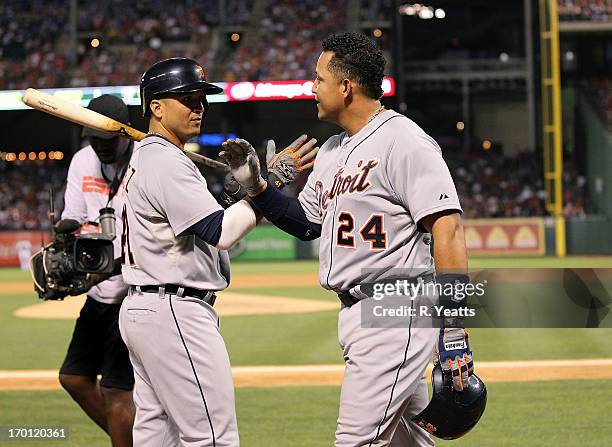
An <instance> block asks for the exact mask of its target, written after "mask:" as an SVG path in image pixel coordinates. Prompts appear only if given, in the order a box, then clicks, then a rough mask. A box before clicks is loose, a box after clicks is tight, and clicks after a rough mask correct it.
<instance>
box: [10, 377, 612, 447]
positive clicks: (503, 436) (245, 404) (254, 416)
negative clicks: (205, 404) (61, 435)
mask: <svg viewBox="0 0 612 447" xmlns="http://www.w3.org/2000/svg"><path fill="white" fill-rule="evenodd" d="M488 391H489V399H488V404H487V410H486V412H485V414H484V416H483V418H482V420H481V421H480V423H479V425H478V426H477V427H476V428H475V429H474V430H473V431H472V432H470V433H469V434H468V435H466V436H465V437H464V438H462V439H459V440H456V441H450V442H445V441H438V442H437V443H436V444H437V445H438V446H449V447H451V446H456V447H464V446H465V447H468V446H469V447H491V446H495V447H515V446H526V447H549V446H551V445H554V446H555V447H575V446H578V445H579V446H581V447H603V446H607V445H610V444H611V443H612V420H611V419H610V417H609V411H610V407H609V402H610V401H611V400H612V382H610V381H602V380H594V381H586V380H585V381H571V382H566V381H555V382H527V383H491V384H489V385H488ZM338 398H339V390H338V388H336V387H309V388H298V387H296V388H239V389H237V390H236V406H237V413H238V425H239V430H240V438H241V445H242V446H243V447H264V446H265V447H268V446H278V445H283V446H292V447H328V446H330V445H332V442H333V436H334V431H335V427H336V418H337V414H338ZM9 425H47V426H48V425H65V426H68V427H69V429H70V439H69V441H66V442H61V443H59V442H58V443H57V444H54V445H58V446H66V447H71V446H84V445H87V446H91V447H98V446H100V447H101V446H107V445H108V440H107V438H106V436H105V434H104V433H103V432H102V431H100V429H98V428H97V427H96V426H95V425H94V424H93V422H90V421H89V420H88V419H87V417H86V416H85V415H84V414H83V413H82V412H81V410H80V409H79V408H78V407H77V405H76V404H75V403H74V402H72V401H71V400H70V398H69V397H68V395H67V394H65V393H64V392H62V391H28V392H17V391H11V392H1V393H0V426H9ZM38 445H50V444H49V443H44V442H41V443H35V442H24V441H20V442H14V443H9V442H3V443H2V446H3V447H19V446H38Z"/></svg>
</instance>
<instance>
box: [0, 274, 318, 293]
mask: <svg viewBox="0 0 612 447" xmlns="http://www.w3.org/2000/svg"><path fill="white" fill-rule="evenodd" d="M263 284H274V287H275V288H281V287H318V286H319V277H318V275H317V274H316V273H290V274H280V275H265V274H240V275H236V276H234V277H233V278H232V282H231V284H230V289H231V290H232V291H234V290H235V289H252V288H254V287H261V286H262V285H263ZM16 293H32V294H33V293H34V286H33V285H32V281H30V280H27V281H23V280H22V281H5V282H3V283H2V290H0V295H10V294H16Z"/></svg>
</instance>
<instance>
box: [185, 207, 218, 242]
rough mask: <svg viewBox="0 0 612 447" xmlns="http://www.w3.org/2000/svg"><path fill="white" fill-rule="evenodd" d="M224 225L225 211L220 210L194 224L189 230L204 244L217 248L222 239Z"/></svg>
mask: <svg viewBox="0 0 612 447" xmlns="http://www.w3.org/2000/svg"><path fill="white" fill-rule="evenodd" d="M222 223H223V210H219V211H215V212H214V213H211V214H209V215H208V216H206V217H205V218H204V219H202V220H200V221H199V222H196V223H194V224H193V225H192V226H191V227H190V228H189V230H190V231H191V232H192V233H193V234H195V235H196V236H197V237H199V238H200V239H202V240H203V241H204V242H206V243H208V244H210V245H212V246H213V247H216V246H217V244H218V243H219V239H220V238H221V228H222Z"/></svg>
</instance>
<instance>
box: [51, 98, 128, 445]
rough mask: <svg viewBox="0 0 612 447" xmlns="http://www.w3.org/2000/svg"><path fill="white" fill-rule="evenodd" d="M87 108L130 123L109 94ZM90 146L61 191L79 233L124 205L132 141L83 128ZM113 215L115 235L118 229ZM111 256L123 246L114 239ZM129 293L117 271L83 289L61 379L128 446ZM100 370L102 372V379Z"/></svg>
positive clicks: (114, 437)
mask: <svg viewBox="0 0 612 447" xmlns="http://www.w3.org/2000/svg"><path fill="white" fill-rule="evenodd" d="M88 107H89V108H90V109H91V110H93V111H95V112H98V113H101V114H103V115H106V116H109V117H111V118H113V119H116V120H117V121H120V122H122V123H126V124H129V115H128V109H127V106H126V105H125V104H124V103H123V101H121V100H120V99H118V98H116V97H114V96H111V95H102V96H99V97H97V98H95V99H92V100H91V102H90V103H89V106H88ZM83 136H84V137H87V138H89V143H90V144H89V145H88V146H86V147H84V148H82V149H81V150H79V151H78V152H77V153H76V154H74V157H72V160H71V162H70V168H69V169H68V181H67V186H66V192H65V195H64V211H63V212H62V218H63V219H75V220H77V221H78V222H80V223H81V224H82V230H81V231H82V232H87V231H99V229H98V224H97V223H96V220H97V218H98V216H99V212H100V209H101V208H104V207H112V208H114V209H115V211H116V213H117V215H119V213H120V212H121V209H122V208H123V200H124V198H123V192H122V190H121V188H120V184H121V182H122V181H123V177H124V175H125V172H126V170H127V165H128V162H129V159H130V156H131V154H132V150H133V147H134V143H133V142H131V141H130V140H128V139H127V138H123V137H116V136H114V135H112V134H108V133H105V132H99V131H96V130H93V129H88V128H85V129H84V130H83ZM121 230H122V225H121V219H120V218H119V217H117V218H116V234H121ZM114 245H115V256H116V257H117V258H119V256H120V250H121V245H120V243H119V238H115V240H114ZM118 273H119V272H118ZM126 295H127V285H126V284H125V283H124V282H123V280H122V278H121V275H119V274H118V275H117V276H113V277H112V278H110V279H107V280H106V281H103V282H101V283H99V284H97V285H95V286H94V287H92V288H91V289H90V290H89V291H88V292H87V299H86V301H85V304H84V305H83V308H82V309H81V313H80V316H79V318H78V319H77V321H76V325H75V328H74V333H73V335H72V341H71V342H70V346H69V347H68V353H67V354H66V359H65V360H64V363H63V365H62V367H61V368H60V374H59V380H60V383H61V384H62V386H63V387H64V388H65V389H66V390H67V391H68V392H69V393H70V395H71V396H72V398H73V399H74V400H75V401H76V402H77V403H78V404H79V405H80V406H81V408H83V410H84V411H85V413H87V415H88V416H89V417H90V418H91V419H93V420H94V422H96V423H97V424H98V425H99V426H100V427H101V428H102V429H103V430H105V431H106V432H107V433H108V434H109V435H110V437H111V441H112V445H113V446H131V445H132V425H133V422H134V404H133V401H132V388H133V386H134V376H133V371H132V365H131V364H130V359H129V354H128V351H127V348H126V347H125V344H124V343H123V341H122V340H121V335H120V334H119V325H118V318H119V308H120V306H121V301H122V300H123V299H124V298H125V296H126ZM98 374H101V375H102V379H101V380H100V381H98V380H97V376H98Z"/></svg>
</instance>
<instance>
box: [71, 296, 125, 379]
mask: <svg viewBox="0 0 612 447" xmlns="http://www.w3.org/2000/svg"><path fill="white" fill-rule="evenodd" d="M120 307H121V304H104V303H100V302H98V301H96V300H94V299H93V298H90V297H87V300H86V301H85V304H84V305H83V308H82V309H81V314H80V315H79V318H78V319H77V321H76V324H75V326H74V332H73V334H72V341H71V342H70V345H69V346H68V352H67V354H66V358H65V359H64V363H63V364H62V367H61V368H60V374H69V375H77V376H92V377H95V376H97V375H98V374H101V375H102V380H101V381H100V384H101V385H102V386H104V387H107V388H119V389H122V390H131V389H133V388H134V371H133V369H132V364H131V363H130V357H129V354H128V350H127V348H126V346H125V344H124V343H123V340H122V339H121V334H120V333H119V323H118V319H119V308H120Z"/></svg>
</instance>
